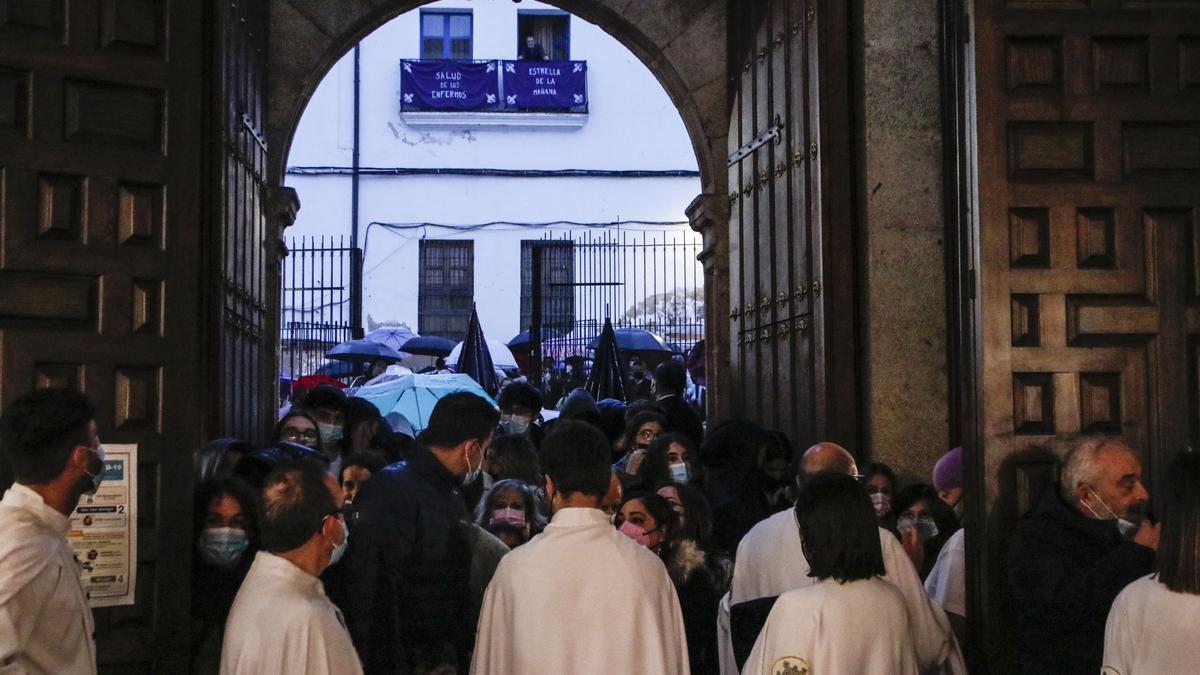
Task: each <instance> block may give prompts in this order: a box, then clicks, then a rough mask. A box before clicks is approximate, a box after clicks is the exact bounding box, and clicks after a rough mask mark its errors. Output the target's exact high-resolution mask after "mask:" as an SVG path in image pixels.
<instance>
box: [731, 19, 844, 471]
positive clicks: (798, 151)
mask: <svg viewBox="0 0 1200 675" xmlns="http://www.w3.org/2000/svg"><path fill="white" fill-rule="evenodd" d="M845 5H846V3H844V2H824V3H819V2H817V1H816V0H755V1H753V2H731V3H730V4H729V12H730V14H729V17H730V18H729V30H730V50H729V53H730V66H729V68H730V74H731V76H732V77H731V79H732V83H731V86H730V91H731V94H732V97H733V98H732V102H731V106H732V114H731V122H730V127H729V152H730V156H729V176H730V193H729V201H730V223H729V244H730V248H729V257H730V274H729V279H730V303H731V305H732V307H731V309H730V320H731V321H732V322H733V329H732V330H731V331H730V335H731V340H732V345H731V349H730V354H731V360H732V366H733V372H734V377H733V386H734V392H733V396H732V400H733V401H734V404H733V407H734V410H733V413H734V415H736V416H739V417H742V418H745V419H751V420H755V421H757V422H760V423H761V424H763V425H765V426H767V427H769V428H775V429H780V430H782V431H784V432H786V433H787V434H788V435H789V437H791V439H792V440H793V443H795V444H796V445H797V446H798V447H805V446H807V445H808V444H810V443H812V442H814V441H816V440H835V441H838V442H840V443H843V444H845V445H846V446H847V447H850V448H852V449H857V448H855V439H856V437H857V419H856V410H855V408H856V405H855V390H856V387H855V369H854V330H853V327H854V291H853V283H854V274H853V254H852V249H851V245H852V239H851V230H852V227H853V224H852V222H851V192H850V173H849V172H850V152H851V150H850V144H849V141H848V139H849V110H850V106H849V90H848V71H847V68H848V64H847V61H846V40H847V17H846V6H845Z"/></svg>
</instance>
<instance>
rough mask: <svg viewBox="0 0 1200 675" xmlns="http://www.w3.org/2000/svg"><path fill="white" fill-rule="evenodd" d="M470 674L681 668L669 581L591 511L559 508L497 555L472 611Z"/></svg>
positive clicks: (652, 560) (650, 672)
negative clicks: (537, 530) (478, 609)
mask: <svg viewBox="0 0 1200 675" xmlns="http://www.w3.org/2000/svg"><path fill="white" fill-rule="evenodd" d="M471 672H472V673H473V674H475V675H510V674H511V675H518V674H521V673H572V674H574V675H585V674H587V673H596V674H597V675H600V674H603V675H608V674H609V673H631V674H632V673H637V674H639V675H658V674H669V675H676V674H680V675H683V674H686V673H687V672H688V656H687V642H686V638H685V637H684V633H683V616H682V615H681V614H680V612H679V600H678V598H677V597H676V595H675V587H674V586H673V585H672V584H671V579H670V577H668V576H667V570H666V567H665V566H664V565H663V563H662V561H660V560H659V559H658V557H657V556H655V555H654V554H653V553H651V552H650V551H649V550H648V549H646V548H644V547H642V546H639V545H637V544H636V543H634V542H633V540H631V539H629V538H628V537H626V536H625V535H623V534H621V533H620V532H618V531H617V530H616V528H614V527H613V526H612V524H611V523H610V522H609V520H608V516H606V515H605V514H604V512H603V511H600V510H598V509H588V508H569V509H560V510H559V511H558V512H556V513H555V514H554V517H553V518H552V519H551V521H550V525H548V526H547V527H546V529H545V531H544V532H542V533H541V534H539V535H537V536H536V537H534V538H533V539H531V540H530V541H529V543H527V544H525V545H524V546H521V547H519V548H516V549H514V550H513V551H512V552H511V553H509V554H508V555H506V556H504V558H503V559H502V560H501V561H500V567H499V568H498V569H497V570H496V575H495V576H494V577H493V578H492V582H491V584H489V585H488V588H487V593H486V594H485V595H484V598H483V611H482V613H481V614H480V616H479V632H478V635H477V637H476V642H475V653H474V657H473V661H472V663H471Z"/></svg>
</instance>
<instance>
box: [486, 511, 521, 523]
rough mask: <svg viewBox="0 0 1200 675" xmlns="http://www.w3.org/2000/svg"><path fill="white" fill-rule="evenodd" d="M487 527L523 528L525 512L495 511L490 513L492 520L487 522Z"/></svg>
mask: <svg viewBox="0 0 1200 675" xmlns="http://www.w3.org/2000/svg"><path fill="white" fill-rule="evenodd" d="M488 524H489V525H512V526H513V527H519V528H523V527H525V512H524V511H518V510H516V509H507V508H506V509H496V510H495V511H492V518H491V520H489V521H488Z"/></svg>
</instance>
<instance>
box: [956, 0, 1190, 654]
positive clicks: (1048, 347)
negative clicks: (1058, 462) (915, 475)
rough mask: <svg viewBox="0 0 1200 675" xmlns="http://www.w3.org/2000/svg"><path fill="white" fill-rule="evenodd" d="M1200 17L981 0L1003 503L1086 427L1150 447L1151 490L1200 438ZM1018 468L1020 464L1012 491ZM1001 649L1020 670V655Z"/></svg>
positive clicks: (1146, 9)
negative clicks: (1036, 455)
mask: <svg viewBox="0 0 1200 675" xmlns="http://www.w3.org/2000/svg"><path fill="white" fill-rule="evenodd" d="M1198 10H1200V6H1198V5H1197V4H1196V3H1194V2H1154V1H1143V0H1126V1H1118V0H1091V1H1090V2H1089V1H1088V0H1060V1H1052V0H1037V1H1034V0H1029V1H1020V0H1009V1H1008V2H1001V1H1000V0H986V1H984V2H977V3H976V6H975V11H976V13H977V21H976V27H977V44H976V59H977V78H978V81H977V96H978V132H979V135H978V141H979V153H978V155H979V194H980V212H979V219H980V228H981V232H980V242H981V245H980V248H981V253H980V265H981V272H982V273H981V289H980V290H981V294H980V300H981V302H982V317H983V320H982V336H983V362H984V375H983V382H982V395H983V403H982V409H983V419H982V434H981V439H982V442H983V444H984V453H985V462H984V467H983V468H984V470H985V471H986V473H987V476H988V478H989V483H990V490H989V493H990V494H989V496H990V497H991V498H995V496H996V494H997V491H999V492H1000V493H1001V494H1006V493H1009V494H1011V493H1013V492H1014V491H1015V492H1021V490H1020V486H1021V485H1026V486H1028V485H1043V484H1047V483H1049V482H1051V481H1052V480H1053V473H1054V463H1055V462H1054V459H1053V455H1043V457H1046V458H1045V459H1041V460H1033V461H1022V460H1020V459H1018V458H1020V457H1023V456H1024V455H1025V451H1027V450H1029V449H1031V448H1036V447H1046V448H1050V449H1052V450H1054V451H1057V452H1058V453H1059V456H1061V451H1063V450H1065V449H1066V447H1068V446H1069V445H1070V443H1071V442H1072V441H1073V440H1074V439H1076V438H1078V437H1079V436H1081V435H1087V434H1111V435H1115V436H1120V437H1122V438H1124V439H1126V440H1127V441H1128V442H1129V443H1130V444H1131V445H1132V446H1133V447H1134V448H1137V449H1139V450H1140V451H1142V453H1143V461H1144V464H1145V469H1146V474H1147V477H1148V481H1147V482H1148V485H1149V487H1150V491H1151V494H1152V495H1153V494H1154V492H1155V486H1156V485H1158V484H1161V478H1162V472H1163V470H1164V466H1165V463H1166V462H1167V461H1169V459H1170V457H1171V456H1172V455H1173V454H1174V453H1175V452H1177V451H1179V450H1180V449H1182V448H1184V447H1185V446H1187V445H1188V444H1189V443H1190V444H1191V445H1193V446H1195V445H1196V443H1197V440H1198V432H1200V414H1198V413H1200V389H1198V384H1197V383H1198V381H1200V380H1198V377H1197V376H1198V372H1197V367H1198V363H1200V360H1198V357H1200V268H1198V267H1197V261H1198V259H1200V256H1198V255H1197V253H1200V232H1198V230H1197V227H1198V224H1197V206H1200V11H1198ZM1014 460H1015V461H1014ZM1002 464H1005V465H1008V464H1015V466H1016V469H1017V471H1016V473H1015V474H1014V475H1009V476H1008V477H1006V478H1005V479H1003V481H999V480H997V479H996V476H997V475H998V472H999V471H1000V469H1001V465H1002ZM1010 483H1011V484H1010ZM1033 492H1034V491H1032V490H1025V491H1024V492H1023V496H1022V497H1021V498H1020V499H1012V500H1005V499H1002V500H1000V501H997V502H995V503H994V505H995V508H994V509H993V513H992V514H991V516H990V518H989V522H990V523H1001V522H1011V520H1012V519H1015V518H1016V516H1017V515H1018V513H1019V512H1020V511H1023V510H1025V509H1027V508H1029V507H1030V506H1032V503H1033V502H1034V501H1035V500H1036V499H1037V497H1038V496H1039V495H1037V494H1034V493H1033ZM1001 504H1003V506H1001ZM997 510H1006V511H1007V512H1004V513H999V512H997ZM989 541H990V542H991V543H990V544H989V546H991V547H992V550H990V551H989V553H988V555H985V556H983V557H984V558H985V560H983V561H982V563H981V564H983V565H984V566H985V570H984V571H985V573H986V575H987V578H988V580H989V583H988V588H989V589H991V591H990V593H991V596H990V597H988V599H987V602H988V603H989V604H990V605H991V607H990V608H988V611H990V612H992V613H993V615H992V616H991V617H989V620H992V621H995V620H997V619H999V618H1001V617H999V616H996V615H995V611H996V607H998V606H999V605H998V604H997V603H999V602H1001V600H1000V598H999V597H997V596H1002V594H1003V591H1004V588H1003V577H1004V567H1003V565H1004V563H1003V557H1002V553H1003V552H1002V550H1000V548H1002V547H1003V546H1004V543H1005V542H1004V541H1002V539H997V538H995V537H989ZM997 623H999V622H997ZM996 634H998V633H993V635H996ZM989 646H990V647H991V650H990V651H991V652H992V654H993V655H995V656H997V657H998V661H997V662H998V663H1003V661H1004V654H1005V653H1006V652H1007V651H1008V650H1007V646H1006V645H1000V644H995V640H993V644H991V645H989Z"/></svg>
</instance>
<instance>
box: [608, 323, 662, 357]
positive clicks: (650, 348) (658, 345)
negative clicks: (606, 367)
mask: <svg viewBox="0 0 1200 675" xmlns="http://www.w3.org/2000/svg"><path fill="white" fill-rule="evenodd" d="M613 334H614V335H615V336H616V339H617V349H620V350H621V351H631V352H664V353H667V354H670V353H671V351H672V350H671V348H670V347H669V346H668V345H667V341H666V340H664V339H663V338H662V336H661V335H657V334H655V333H651V332H650V331H648V330H646V329H644V328H618V329H617V330H615V331H613ZM599 346H600V336H597V337H596V339H594V340H592V341H591V342H590V343H589V344H588V349H596V348H597V347H599Z"/></svg>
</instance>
